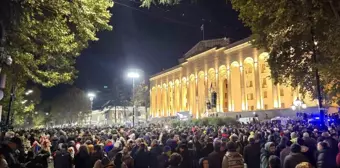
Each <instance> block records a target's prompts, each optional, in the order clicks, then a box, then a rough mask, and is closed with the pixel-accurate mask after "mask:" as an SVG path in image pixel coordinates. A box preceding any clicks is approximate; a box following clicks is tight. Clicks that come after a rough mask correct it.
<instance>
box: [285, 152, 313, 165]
mask: <svg viewBox="0 0 340 168" xmlns="http://www.w3.org/2000/svg"><path fill="white" fill-rule="evenodd" d="M301 162H308V159H307V157H306V156H305V155H303V154H302V153H290V154H289V155H288V156H286V158H285V160H284V161H283V168H295V167H296V165H298V164H299V163H301Z"/></svg>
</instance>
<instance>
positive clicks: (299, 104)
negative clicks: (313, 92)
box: [292, 98, 307, 112]
mask: <svg viewBox="0 0 340 168" xmlns="http://www.w3.org/2000/svg"><path fill="white" fill-rule="evenodd" d="M306 108H307V105H306V104H304V103H303V101H302V100H300V99H299V98H297V99H296V100H295V101H294V102H293V105H292V110H294V111H295V110H297V112H300V111H301V109H306Z"/></svg>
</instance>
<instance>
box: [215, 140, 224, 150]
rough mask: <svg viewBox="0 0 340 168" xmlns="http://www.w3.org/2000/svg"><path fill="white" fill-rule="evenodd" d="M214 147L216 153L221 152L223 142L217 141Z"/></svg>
mask: <svg viewBox="0 0 340 168" xmlns="http://www.w3.org/2000/svg"><path fill="white" fill-rule="evenodd" d="M213 145H214V150H215V151H216V152H219V151H220V150H221V146H222V141H221V140H215V142H214V143H213Z"/></svg>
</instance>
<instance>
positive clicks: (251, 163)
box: [243, 143, 261, 168]
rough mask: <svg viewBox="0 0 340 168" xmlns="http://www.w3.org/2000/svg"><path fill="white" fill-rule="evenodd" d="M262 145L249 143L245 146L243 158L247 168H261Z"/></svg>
mask: <svg viewBox="0 0 340 168" xmlns="http://www.w3.org/2000/svg"><path fill="white" fill-rule="evenodd" d="M260 156H261V146H260V144H259V143H255V144H249V145H247V146H246V147H244V150H243V158H244V163H246V164H247V168H260V165H261V159H260Z"/></svg>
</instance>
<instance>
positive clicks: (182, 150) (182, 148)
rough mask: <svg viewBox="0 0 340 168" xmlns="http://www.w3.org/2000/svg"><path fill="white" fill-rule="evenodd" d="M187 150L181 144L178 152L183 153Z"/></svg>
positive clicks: (185, 146)
mask: <svg viewBox="0 0 340 168" xmlns="http://www.w3.org/2000/svg"><path fill="white" fill-rule="evenodd" d="M187 149H188V147H187V145H185V144H181V145H180V146H179V152H184V151H185V150H187Z"/></svg>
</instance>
